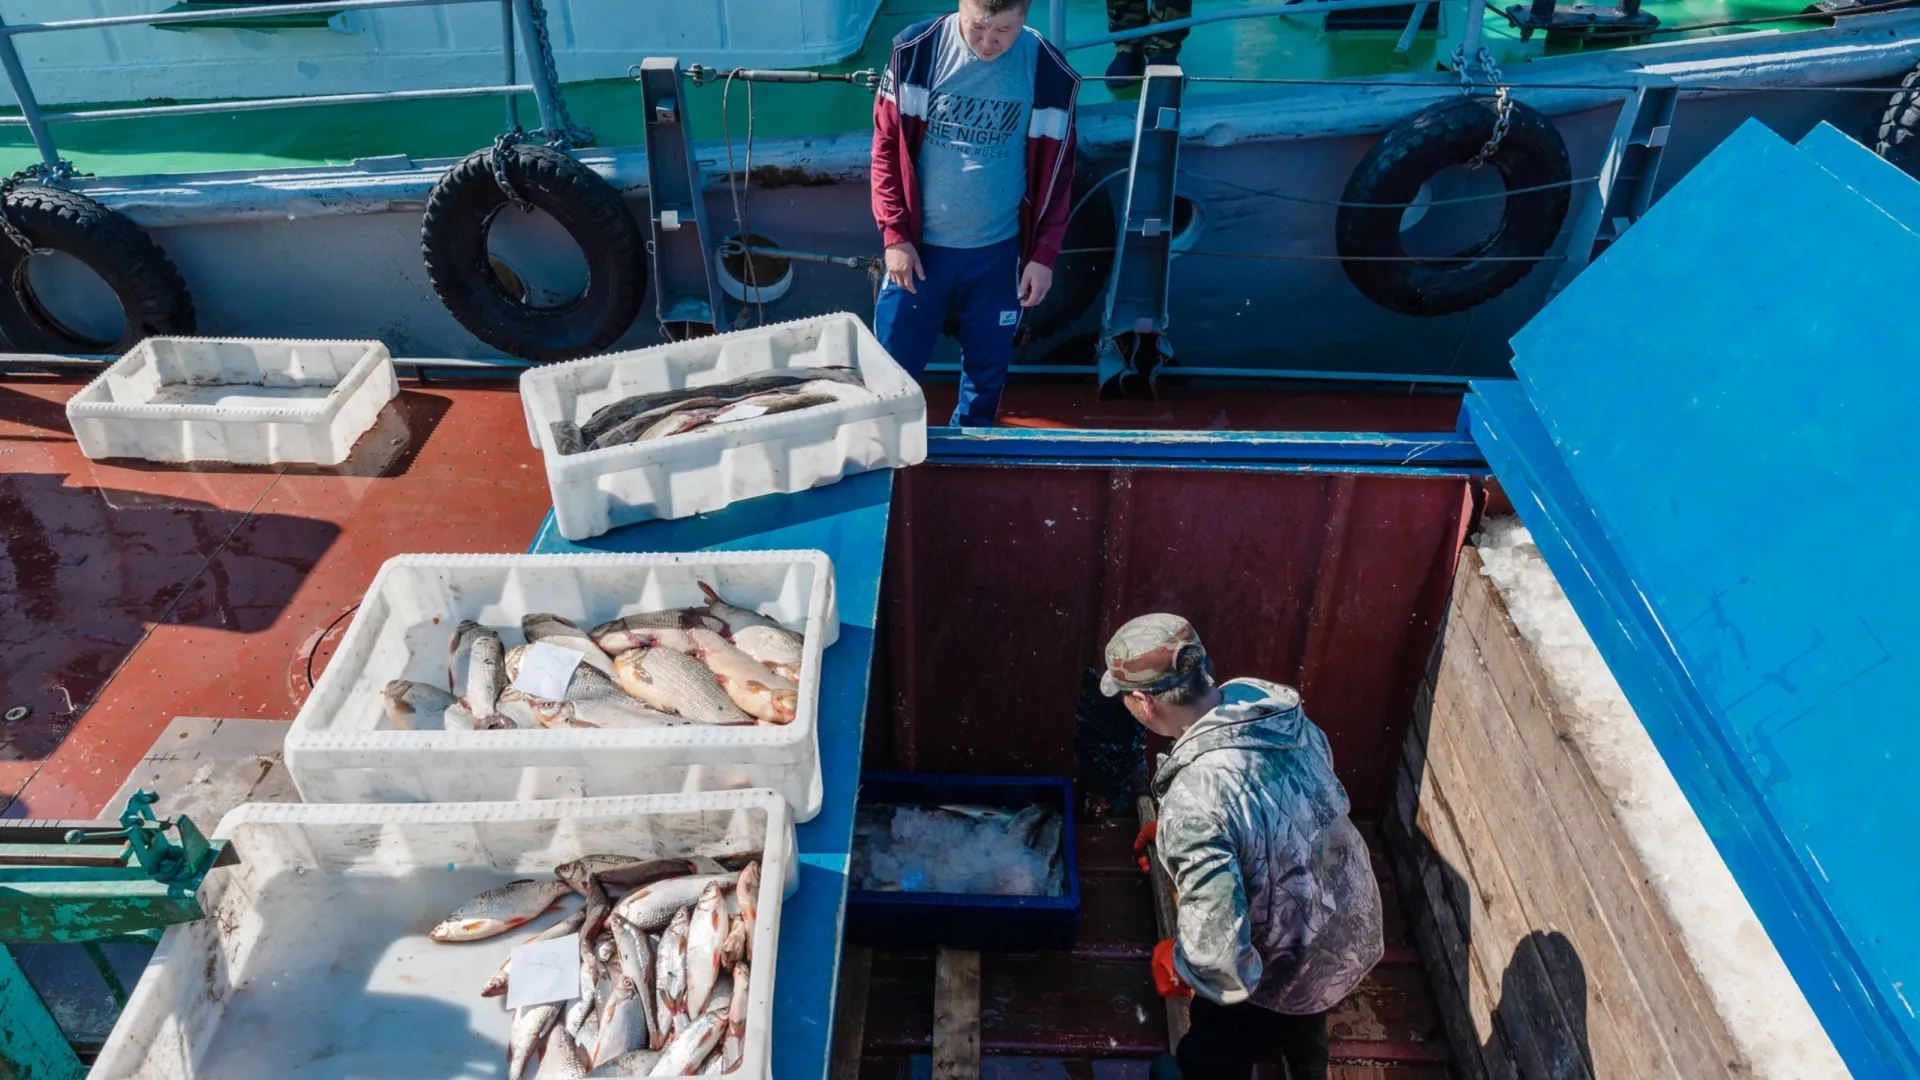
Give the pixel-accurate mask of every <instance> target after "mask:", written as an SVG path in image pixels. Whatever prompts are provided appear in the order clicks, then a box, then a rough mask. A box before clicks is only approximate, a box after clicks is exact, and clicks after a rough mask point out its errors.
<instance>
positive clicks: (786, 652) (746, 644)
mask: <svg viewBox="0 0 1920 1080" xmlns="http://www.w3.org/2000/svg"><path fill="white" fill-rule="evenodd" d="M733 643H734V645H735V646H736V647H738V648H739V650H740V651H741V652H743V653H746V654H747V655H748V656H751V657H753V658H754V659H755V660H758V661H760V662H761V663H762V664H765V665H766V667H767V670H768V671H771V672H773V673H774V674H776V675H780V676H784V677H785V678H788V679H791V680H793V681H794V682H795V683H798V682H799V681H800V660H801V650H802V648H803V647H804V646H805V645H806V639H805V638H803V637H801V636H800V635H799V634H797V633H794V632H793V631H792V630H789V629H787V628H786V627H784V626H748V627H744V628H742V629H741V630H740V631H739V632H738V633H736V634H734V635H733Z"/></svg>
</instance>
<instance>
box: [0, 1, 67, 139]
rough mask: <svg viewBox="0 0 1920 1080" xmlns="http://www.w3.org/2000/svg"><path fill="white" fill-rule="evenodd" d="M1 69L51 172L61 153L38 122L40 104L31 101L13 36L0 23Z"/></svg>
mask: <svg viewBox="0 0 1920 1080" xmlns="http://www.w3.org/2000/svg"><path fill="white" fill-rule="evenodd" d="M0 65H4V66H5V67H6V69H7V81H8V82H9V83H12V84H13V96H14V97H16V98H19V99H20V116H21V118H22V119H24V120H25V121H26V122H27V130H28V131H29V132H31V133H32V134H33V145H34V146H35V147H38V148H39V150H40V162H41V164H43V165H45V166H46V167H47V168H49V169H51V168H54V167H56V166H58V165H59V164H60V151H58V150H56V149H54V145H53V133H52V132H49V131H48V130H47V122H46V121H45V120H42V119H41V118H40V103H39V102H38V101H36V100H34V97H33V86H32V85H31V84H29V83H28V82H27V69H26V68H24V67H21V66H20V53H19V51H18V50H16V49H15V48H14V47H13V35H12V34H10V33H8V32H7V28H6V23H5V22H4V21H0Z"/></svg>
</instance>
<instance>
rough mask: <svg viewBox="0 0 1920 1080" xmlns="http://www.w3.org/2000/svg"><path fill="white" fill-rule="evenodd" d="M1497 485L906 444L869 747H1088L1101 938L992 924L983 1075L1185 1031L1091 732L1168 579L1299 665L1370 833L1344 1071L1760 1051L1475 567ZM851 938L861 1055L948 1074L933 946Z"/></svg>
mask: <svg viewBox="0 0 1920 1080" xmlns="http://www.w3.org/2000/svg"><path fill="white" fill-rule="evenodd" d="M1036 452H1038V451H1036ZM1489 504H1491V507H1492V512H1495V513H1511V510H1510V509H1509V508H1507V507H1506V505H1505V498H1504V496H1503V495H1502V494H1501V493H1500V491H1499V488H1498V486H1497V485H1495V484H1492V483H1490V482H1489V481H1488V480H1487V479H1486V478H1485V476H1484V475H1483V474H1481V473H1478V472H1474V471H1472V470H1460V471H1457V472H1453V471H1448V470H1444V469H1434V470H1429V471H1426V472H1418V471H1414V470H1409V469H1396V468H1364V467H1351V468H1325V469H1313V468H1309V467H1304V466H1263V467H1246V468H1237V467H1227V468H1223V467H1218V466H1214V467H1149V466H1143V465H1139V464H1135V463H1126V464H1112V463H1101V464H1099V465H1098V466H1097V467H1096V466H1088V467H1056V466H1040V465H1029V464H1018V463H1011V464H992V465H973V464H935V463H930V464H928V465H925V466H922V467H919V468H915V469H911V470H906V471H903V472H901V473H899V474H897V476H896V478H895V486H894V499H893V508H892V518H891V524H890V528H889V533H888V548H887V555H886V575H885V578H884V585H883V590H882V601H881V610H880V628H879V631H880V632H879V633H878V634H877V639H878V641H877V648H876V653H875V658H874V668H873V673H872V683H871V693H870V694H869V697H868V702H869V706H868V708H869V712H868V722H867V736H866V743H865V750H864V758H863V763H862V764H863V770H864V771H867V772H881V771H885V772H921V773H960V774H982V775H1006V776H1065V777H1074V778H1076V798H1077V800H1078V805H1079V808H1080V811H1081V818H1080V823H1079V825H1078V826H1077V833H1076V841H1077V844H1078V848H1079V855H1078V857H1079V879H1080V895H1081V900H1082V913H1081V921H1080V930H1079V939H1078V945H1077V947H1076V948H1075V949H1074V950H1073V951H1072V952H1071V953H1065V954H1062V953H1045V952H1026V953H1022V952H1001V953H995V952H989V953H985V954H983V957H982V961H981V1000H982V1014H981V1016H982V1022H981V1032H980V1038H981V1052H982V1054H983V1059H984V1060H985V1061H986V1062H988V1065H987V1067H986V1068H985V1071H984V1075H988V1076H995V1075H1002V1074H1004V1075H1036V1076H1039V1075H1046V1076H1055V1075H1058V1076H1073V1077H1078V1076H1101V1077H1108V1076H1111V1077H1116V1078H1117V1077H1134V1076H1136V1075H1137V1076H1139V1077H1142V1078H1144V1077H1145V1075H1146V1071H1145V1070H1146V1062H1147V1061H1148V1060H1149V1059H1151V1058H1152V1057H1153V1056H1155V1055H1156V1054H1159V1053H1163V1052H1165V1050H1166V1047H1167V1040H1168V1025H1167V1019H1166V1007H1165V1005H1164V1003H1163V1002H1162V1001H1161V999H1159V998H1158V996H1157V995H1156V994H1155V992H1154V990H1153V985H1152V980H1151V977H1150V974H1149V965H1148V953H1149V950H1150V949H1151V948H1152V945H1153V943H1154V941H1155V939H1156V937H1157V936H1158V935H1157V934H1156V927H1155V921H1154V911H1153V897H1152V892H1151V887H1150V885H1149V884H1148V880H1147V879H1146V878H1145V877H1144V876H1143V875H1142V874H1140V872H1139V871H1138V869H1137V868H1136V867H1135V866H1134V865H1133V863H1132V858H1131V855H1132V853H1131V850H1130V845H1131V841H1132V837H1133V834H1134V831H1135V828H1136V824H1137V818H1136V816H1135V810H1134V807H1133V806H1132V805H1131V800H1128V803H1127V804H1126V805H1114V804H1113V800H1111V799H1108V798H1105V797H1103V796H1102V795H1101V793H1100V792H1099V791H1098V790H1097V789H1098V788H1099V786H1100V785H1099V784H1098V783H1087V782H1081V780H1082V773H1083V770H1084V769H1085V768H1086V761H1085V754H1086V745H1085V738H1084V733H1082V735H1081V738H1080V740H1079V742H1078V743H1077V741H1076V712H1077V710H1078V706H1079V705H1080V699H1081V694H1082V689H1083V678H1084V677H1085V674H1086V672H1087V671H1088V670H1089V669H1090V668H1092V667H1094V666H1095V665H1096V664H1097V660H1098V656H1099V650H1100V647H1101V645H1102V643H1103V642H1104V641H1105V640H1106V636H1107V635H1108V634H1109V633H1110V631H1111V629H1112V628H1113V627H1115V626H1118V625H1119V624H1120V623H1121V622H1124V621H1125V620H1126V619H1128V618H1130V617H1132V616H1134V615H1138V614H1142V613H1146V612H1150V611H1162V610H1164V611H1174V612H1178V613H1180V614H1183V615H1185V616H1187V617H1188V618H1190V619H1191V620H1192V621H1193V622H1194V624H1195V626H1196V628H1197V629H1198V630H1199V631H1200V633H1201V634H1202V636H1203V638H1204V639H1205V641H1206V643H1207V646H1208V650H1209V652H1210V654H1211V655H1212V657H1213V660H1214V665H1215V669H1216V672H1217V674H1218V675H1219V677H1221V678H1223V679H1226V678H1234V677H1238V676H1259V677H1262V678H1267V679H1272V680H1275V681H1280V682H1285V683H1288V684H1290V685H1293V686H1296V687H1298V688H1300V690H1301V692H1302V694H1303V697H1304V700H1305V705H1306V711H1307V715H1308V716H1309V717H1310V718H1311V719H1312V720H1313V721H1314V722H1315V723H1316V724H1318V725H1319V726H1320V727H1321V728H1322V729H1323V730H1324V731H1325V732H1326V733H1327V736H1328V739H1329V742H1330V744H1331V747H1332V750H1333V755H1334V761H1335V765H1336V768H1337V770H1338V773H1339V775H1340V778H1341V780H1342V782H1343V783H1344V784H1345V786H1346V788H1347V791H1348V794H1349V796H1350V798H1351V800H1352V807H1353V809H1352V816H1353V818H1354V820H1355V822H1356V823H1357V824H1359V825H1360V827H1361V829H1362V831H1363V833H1365V834H1366V836H1367V838H1368V841H1369V844H1370V846H1371V847H1372V849H1373V853H1374V866H1375V872H1376V877H1377V878H1378V879H1379V881H1380V884H1381V889H1382V896H1383V899H1384V900H1385V902H1386V907H1387V924H1386V945H1387V947H1386V955H1385V958H1384V959H1383V961H1382V962H1381V964H1380V965H1379V966H1378V967H1377V968H1376V969H1375V970H1374V972H1373V974H1372V975H1371V976H1370V977H1369V978H1368V979H1367V980H1366V982H1365V983H1364V984H1363V985H1362V986H1361V988H1360V989H1359V990H1358V991H1356V993H1355V994H1354V995H1353V996H1351V997H1350V998H1349V999H1348V1000H1347V1001H1345V1002H1343V1003H1342V1004H1341V1005H1340V1006H1339V1007H1338V1008H1336V1009H1335V1010H1334V1012H1333V1014H1332V1015H1331V1016H1330V1036H1331V1041H1332V1051H1333V1070H1332V1073H1331V1075H1332V1076H1334V1077H1336V1078H1344V1080H1362V1078H1366V1080H1440V1078H1442V1077H1461V1078H1477V1077H1483V1076H1500V1075H1505V1076H1515V1075H1519V1076H1533V1075H1540V1076H1545V1075H1568V1076H1582V1077H1594V1078H1598V1077H1603V1076H1654V1075H1687V1076H1750V1075H1754V1073H1753V1072H1751V1071H1749V1067H1748V1065H1747V1064H1746V1063H1745V1062H1744V1061H1743V1060H1742V1056H1741V1054H1740V1053H1739V1051H1738V1050H1737V1049H1735V1048H1734V1046H1733V1044H1732V1043H1731V1042H1730V1041H1729V1039H1728V1037H1727V1035H1726V1031H1725V1027H1724V1025H1723V1024H1722V1022H1721V1020H1720V1017H1719V1016H1718V1015H1717V1014H1716V1012H1715V1011H1714V1008H1713V1005H1712V1002H1711V1001H1710V1000H1709V995H1708V994H1707V993H1706V991H1705V990H1704V989H1703V987H1702V981H1701V979H1700V977H1699V975H1698V973H1697V972H1695V971H1694V969H1693V967H1692V965H1691V963H1690V962H1689V960H1688V957H1687V953H1686V951H1685V949H1684V948H1682V947H1681V946H1680V945H1679V944H1678V942H1677V939H1676V935H1675V932H1674V929H1673V927H1672V925H1671V923H1670V921H1669V919H1668V916H1667V914H1666V912H1665V911H1664V910H1663V908H1662V907H1661V902H1660V900H1659V898H1658V897H1656V896H1655V895H1653V892H1652V890H1651V889H1649V887H1648V886H1647V884H1646V882H1645V880H1644V879H1645V877H1646V876H1647V875H1646V871H1645V868H1644V867H1642V866H1641V864H1640V863H1639V861H1638V859H1637V858H1636V857H1635V855H1634V852H1633V850H1632V848H1631V846H1630V845H1629V844H1627V843H1626V841H1625V840H1624V839H1623V838H1622V836H1621V832H1620V827H1619V825H1618V824H1616V823H1615V822H1614V820H1613V818H1612V816H1611V815H1610V813H1609V811H1608V809H1607V807H1608V802H1607V799H1608V796H1607V795H1606V794H1605V793H1603V792H1601V791H1600V790H1599V789H1598V788H1597V787H1596V786H1595V782H1594V780H1593V777H1592V775H1591V773H1590V772H1589V770H1588V769H1587V766H1586V764H1585V762H1584V761H1583V760H1582V759H1581V755H1580V751H1579V750H1578V748H1577V747H1574V746H1573V745H1572V742H1571V740H1570V739H1569V738H1567V736H1566V735H1565V734H1564V731H1561V732H1560V733H1559V734H1556V729H1557V728H1559V727H1560V725H1561V720H1560V717H1559V713H1558V711H1557V707H1556V705H1555V704H1554V702H1553V700H1552V696H1551V691H1550V690H1549V689H1548V688H1547V687H1546V685H1545V682H1544V677H1543V676H1542V674H1541V671H1540V668H1539V665H1538V664H1537V663H1536V661H1535V660H1534V658H1533V657H1532V656H1531V655H1530V653H1529V651H1528V648H1527V646H1526V644H1525V642H1524V641H1522V640H1521V638H1520V636H1519V635H1518V634H1517V633H1516V632H1515V631H1514V629H1513V621H1512V619H1511V618H1510V616H1509V615H1508V614H1507V611H1506V609H1505V607H1504V605H1503V604H1502V603H1501V601H1500V598H1499V595H1498V593H1497V591H1496V590H1495V588H1494V586H1493V584H1492V583H1491V582H1490V581H1489V580H1488V579H1487V578H1486V577H1485V576H1484V575H1482V574H1481V573H1480V566H1481V562H1480V560H1479V558H1478V555H1477V553H1476V552H1475V550H1474V549H1473V548H1472V547H1471V546H1470V545H1471V541H1472V536H1473V534H1474V533H1475V532H1476V531H1477V530H1478V529H1479V528H1480V527H1481V524H1482V521H1483V519H1484V517H1485V515H1486V514H1487V513H1488V507H1489ZM1164 749H1165V745H1164V744H1163V743H1159V742H1157V741H1156V740H1153V739H1151V738H1149V739H1148V740H1147V746H1146V753H1145V755H1144V760H1142V761H1141V762H1140V765H1139V768H1138V770H1137V772H1136V775H1135V777H1134V785H1133V787H1134V790H1133V794H1135V795H1137V794H1140V793H1143V792H1144V787H1145V778H1146V762H1147V761H1150V760H1152V758H1153V756H1154V755H1155V754H1157V753H1159V752H1161V751H1163V750H1164ZM855 957H858V959H857V960H856V959H854V958H855ZM856 962H857V963H861V964H870V972H871V974H870V982H869V987H870V989H869V991H868V995H867V999H866V1008H865V1017H864V1021H865V1024H864V1038H863V1042H862V1045H863V1046H864V1067H863V1069H862V1072H861V1075H862V1076H863V1077H866V1078H869V1080H873V1078H881V1077H885V1078H893V1077H900V1078H902V1080H904V1078H906V1077H908V1076H910V1075H924V1071H923V1070H924V1069H925V1068H926V1064H925V1062H926V1057H925V1055H926V1053H927V1047H928V1044H929V1039H930V1038H931V1032H932V1030H933V1024H934V982H935V978H934V976H935V955H934V953H933V951H932V950H930V949H922V950H917V951H916V950H881V951H877V952H874V953H873V954H872V955H871V959H870V961H869V960H867V959H866V958H865V956H864V954H862V953H861V952H860V951H859V950H854V951H852V952H850V953H849V960H848V961H847V963H848V964H853V963H856ZM843 978H844V975H843ZM843 985H845V984H844V983H843ZM1676 1025H1678V1026H1679V1027H1680V1028H1683V1029H1684V1030H1676ZM1554 1062H1558V1063H1559V1064H1558V1065H1553V1064H1552V1063H1554ZM916 1063H917V1069H918V1070H921V1071H916ZM1096 1065H1097V1066H1098V1067H1097V1069H1096ZM1550 1067H1551V1068H1550ZM996 1069H998V1070H1000V1071H999V1072H996V1071H995V1070H996ZM1553 1069H1563V1070H1570V1071H1552V1070H1553ZM1009 1070H1011V1071H1009ZM1062 1070H1064V1071H1062ZM1676 1070H1677V1071H1676ZM1258 1075H1260V1076H1266V1077H1280V1076H1283V1075H1284V1070H1283V1069H1282V1068H1281V1067H1280V1066H1278V1065H1277V1064H1276V1065H1271V1066H1266V1067H1264V1068H1263V1070H1262V1071H1261V1072H1260V1073H1258Z"/></svg>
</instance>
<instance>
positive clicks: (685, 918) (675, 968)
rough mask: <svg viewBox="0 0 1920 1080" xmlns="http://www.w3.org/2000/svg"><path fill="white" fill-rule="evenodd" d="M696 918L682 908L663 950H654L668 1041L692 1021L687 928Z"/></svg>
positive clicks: (659, 1002)
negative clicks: (688, 991)
mask: <svg viewBox="0 0 1920 1080" xmlns="http://www.w3.org/2000/svg"><path fill="white" fill-rule="evenodd" d="M692 917H693V909H691V908H681V909H680V910H679V912H678V913H676V914H675V915H674V917H673V921H672V922H670V923H668V924H667V928H666V930H664V931H663V932H662V933H661V934H660V947H659V948H657V949H655V950H654V957H655V961H654V963H655V965H656V973H655V975H654V984H653V985H654V993H655V995H656V1001H655V1002H654V1004H655V1007H656V1009H657V1010H658V1011H657V1012H656V1014H655V1015H656V1016H657V1017H658V1018H659V1021H660V1027H661V1032H662V1035H663V1039H664V1040H666V1041H670V1040H671V1039H672V1038H673V1037H674V1036H677V1035H679V1034H680V1030H681V1029H682V1028H683V1027H685V1026H686V1022H687V1020H688V1016H687V928H688V926H690V925H691V921H692ZM662 1048H664V1047H662Z"/></svg>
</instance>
